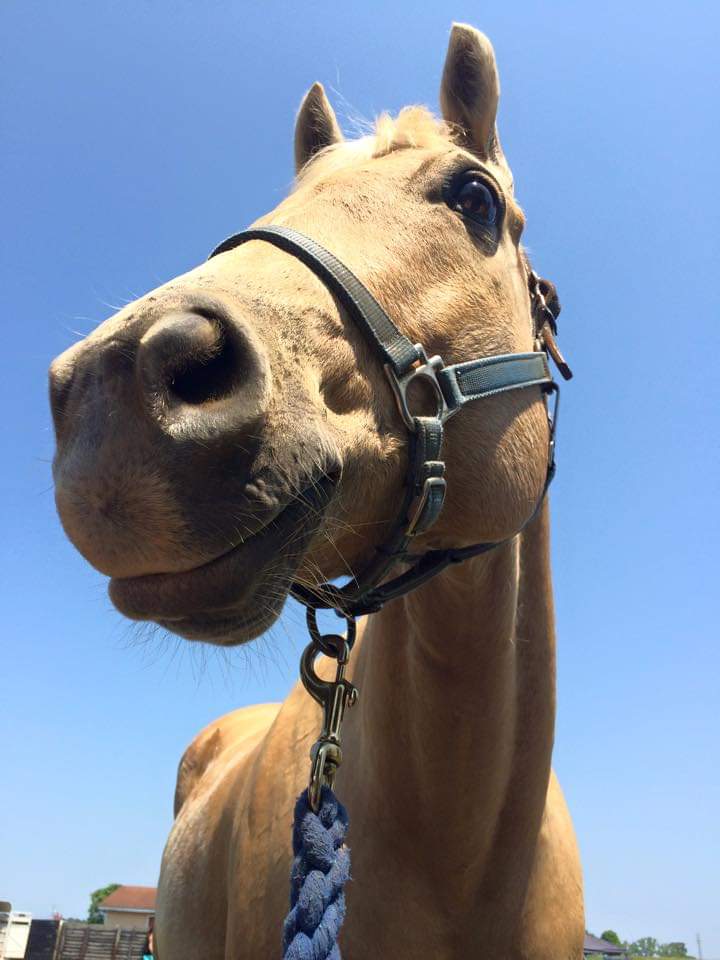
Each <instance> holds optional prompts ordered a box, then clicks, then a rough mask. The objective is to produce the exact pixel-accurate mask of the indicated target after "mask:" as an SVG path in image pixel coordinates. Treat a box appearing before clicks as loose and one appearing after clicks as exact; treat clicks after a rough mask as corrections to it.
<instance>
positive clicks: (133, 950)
mask: <svg viewBox="0 0 720 960" xmlns="http://www.w3.org/2000/svg"><path fill="white" fill-rule="evenodd" d="M146 938H147V934H146V933H145V932H144V931H143V930H118V929H112V928H111V929H109V930H108V929H107V928H104V927H103V926H101V925H100V924H94V923H88V924H71V923H63V925H62V926H61V928H60V935H59V937H58V941H57V947H56V950H55V958H54V960H142V955H143V951H144V948H145V943H146Z"/></svg>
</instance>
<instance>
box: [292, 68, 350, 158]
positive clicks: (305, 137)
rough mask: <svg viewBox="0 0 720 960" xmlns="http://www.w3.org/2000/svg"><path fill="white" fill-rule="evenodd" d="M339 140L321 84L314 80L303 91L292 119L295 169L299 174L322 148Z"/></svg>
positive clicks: (332, 112) (336, 127)
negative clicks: (294, 116)
mask: <svg viewBox="0 0 720 960" xmlns="http://www.w3.org/2000/svg"><path fill="white" fill-rule="evenodd" d="M342 139H343V135H342V133H341V132H340V127H339V126H338V122H337V118H336V116H335V111H334V110H333V108H332V107H331V106H330V101H329V100H328V98H327V97H326V96H325V90H324V88H323V85H322V84H321V83H314V84H313V85H312V86H311V87H310V89H309V90H308V92H307V93H306V94H305V97H304V98H303V102H302V103H301V104H300V109H299V110H298V115H297V120H296V121H295V172H296V173H299V172H300V171H301V170H302V168H303V167H304V166H305V164H306V163H307V162H308V160H312V158H313V157H314V156H315V154H316V153H317V152H318V151H319V150H322V149H323V147H329V146H330V145H331V144H333V143H340V141H341V140H342Z"/></svg>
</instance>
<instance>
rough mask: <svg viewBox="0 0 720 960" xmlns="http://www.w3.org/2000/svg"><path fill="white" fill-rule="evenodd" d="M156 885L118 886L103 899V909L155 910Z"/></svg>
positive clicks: (101, 902)
mask: <svg viewBox="0 0 720 960" xmlns="http://www.w3.org/2000/svg"><path fill="white" fill-rule="evenodd" d="M156 893H157V890H156V889H155V887H126V886H121V887H118V888H117V890H114V891H113V892H112V893H111V894H110V895H109V896H107V897H105V899H104V900H101V901H100V903H99V904H98V906H99V907H100V909H101V910H149V911H150V912H154V910H155V894H156Z"/></svg>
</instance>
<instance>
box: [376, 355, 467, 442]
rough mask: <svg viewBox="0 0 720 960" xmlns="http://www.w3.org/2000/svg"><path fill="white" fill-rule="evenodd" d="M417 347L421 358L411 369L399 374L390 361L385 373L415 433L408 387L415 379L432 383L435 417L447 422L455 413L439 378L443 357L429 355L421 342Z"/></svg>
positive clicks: (404, 415)
mask: <svg viewBox="0 0 720 960" xmlns="http://www.w3.org/2000/svg"><path fill="white" fill-rule="evenodd" d="M415 349H416V350H417V352H418V354H419V355H420V360H419V361H418V362H417V365H416V366H413V367H411V368H410V370H408V372H407V373H405V374H403V375H402V376H398V375H397V373H395V371H394V370H393V368H392V367H391V366H390V364H389V363H386V364H385V373H386V375H387V378H388V380H389V381H390V386H391V387H392V391H393V394H394V395H395V402H396V403H397V405H398V410H399V411H400V416H401V417H402V418H403V420H404V421H405V425H406V426H407V428H408V430H411V431H412V432H413V433H414V432H415V429H416V427H415V417H414V416H413V414H412V413H411V412H410V407H409V406H408V397H407V394H408V389H409V387H410V384H411V383H412V382H413V380H419V379H422V380H425V381H427V383H429V384H430V387H431V389H432V392H433V394H434V397H435V417H436V418H437V419H438V420H439V421H440V422H441V423H445V421H446V420H447V419H448V418H449V417H450V416H452V414H453V413H455V411H454V410H452V409H451V408H450V407H449V406H448V402H447V400H446V399H445V394H444V393H443V391H442V387H441V386H440V381H439V380H438V372H439V371H440V370H442V368H443V367H444V366H445V363H444V361H443V358H442V357H440V356H434V357H428V355H427V353H426V352H425V348H424V347H423V345H422V344H420V343H416V344H415Z"/></svg>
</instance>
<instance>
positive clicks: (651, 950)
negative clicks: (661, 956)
mask: <svg viewBox="0 0 720 960" xmlns="http://www.w3.org/2000/svg"><path fill="white" fill-rule="evenodd" d="M657 951H658V942H657V940H656V939H655V937H640V939H639V940H636V941H635V943H631V944H630V953H633V954H635V956H638V957H656V956H657V955H658V954H657Z"/></svg>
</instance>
